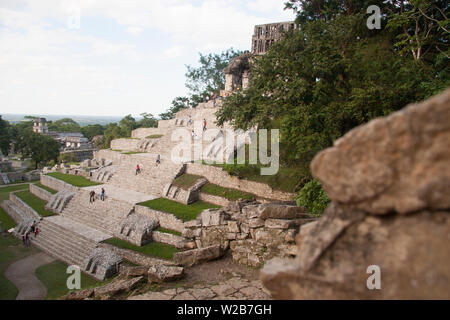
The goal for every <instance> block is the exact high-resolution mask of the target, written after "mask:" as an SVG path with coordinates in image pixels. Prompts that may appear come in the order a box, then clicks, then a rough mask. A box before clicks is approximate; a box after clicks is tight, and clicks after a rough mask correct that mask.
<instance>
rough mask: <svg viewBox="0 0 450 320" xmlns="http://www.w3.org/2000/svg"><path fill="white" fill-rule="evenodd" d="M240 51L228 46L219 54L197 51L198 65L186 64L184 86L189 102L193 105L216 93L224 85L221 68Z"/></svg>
mask: <svg viewBox="0 0 450 320" xmlns="http://www.w3.org/2000/svg"><path fill="white" fill-rule="evenodd" d="M240 54H241V52H240V51H236V50H234V49H233V48H230V49H228V50H226V51H223V52H222V53H219V54H212V53H211V54H208V55H203V54H201V53H199V55H200V59H199V66H198V67H193V66H186V67H187V72H186V87H187V88H188V89H189V91H190V103H191V106H193V107H195V106H197V104H199V103H200V102H202V101H204V99H205V98H206V97H207V96H209V95H210V93H211V92H212V93H216V94H217V93H218V92H219V91H220V90H221V89H223V88H224V85H225V75H224V74H223V69H225V67H226V66H227V65H228V64H229V63H230V61H231V59H233V58H234V57H236V56H238V55H240Z"/></svg>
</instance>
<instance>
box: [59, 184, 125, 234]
mask: <svg viewBox="0 0 450 320" xmlns="http://www.w3.org/2000/svg"><path fill="white" fill-rule="evenodd" d="M97 197H98V196H97ZM132 210H133V205H132V204H130V203H127V202H123V201H118V200H114V199H109V198H106V199H105V201H101V200H100V199H96V200H95V202H92V203H90V202H89V191H87V190H80V191H79V192H78V193H76V194H75V195H74V196H73V198H72V200H71V201H70V202H69V203H68V204H67V206H66V208H65V209H64V210H63V211H62V212H61V215H62V216H63V217H66V218H69V219H72V220H73V221H76V222H79V223H81V224H84V225H87V226H89V227H91V228H94V229H97V230H100V231H102V232H105V233H107V234H114V232H115V230H116V228H117V226H118V225H120V223H121V222H122V221H123V220H124V219H125V218H126V217H127V216H128V215H129V214H130V213H131V212H132Z"/></svg>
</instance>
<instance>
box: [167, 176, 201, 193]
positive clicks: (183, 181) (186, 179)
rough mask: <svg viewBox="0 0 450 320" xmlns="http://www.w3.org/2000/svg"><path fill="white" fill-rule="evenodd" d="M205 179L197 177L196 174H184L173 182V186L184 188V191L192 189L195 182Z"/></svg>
mask: <svg viewBox="0 0 450 320" xmlns="http://www.w3.org/2000/svg"><path fill="white" fill-rule="evenodd" d="M201 178H203V177H202V176H197V175H194V174H187V173H185V174H183V175H182V176H180V177H178V178H176V179H175V180H174V181H173V184H174V185H175V186H177V187H180V188H183V189H186V190H187V189H189V188H190V187H192V186H193V185H194V184H195V182H196V181H197V180H199V179H201Z"/></svg>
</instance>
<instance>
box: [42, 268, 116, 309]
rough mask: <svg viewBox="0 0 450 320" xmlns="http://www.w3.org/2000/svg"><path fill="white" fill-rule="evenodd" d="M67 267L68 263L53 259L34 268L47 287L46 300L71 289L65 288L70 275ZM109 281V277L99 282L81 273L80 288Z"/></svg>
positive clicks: (53, 298) (57, 296)
mask: <svg viewBox="0 0 450 320" xmlns="http://www.w3.org/2000/svg"><path fill="white" fill-rule="evenodd" d="M67 267H68V265H67V264H65V263H63V262H61V261H54V262H52V263H50V264H47V265H45V266H40V267H39V268H37V269H36V277H37V278H38V279H39V280H41V281H42V283H43V284H44V285H45V287H46V288H47V297H46V299H47V300H55V299H57V298H59V297H61V296H63V295H65V294H67V293H69V291H71V290H69V289H67V284H66V282H67V278H68V277H69V276H70V275H69V274H67V273H66V270H67ZM110 281H111V279H109V280H105V281H103V282H101V281H98V280H96V279H94V278H91V277H89V276H88V275H86V274H84V273H81V289H87V288H92V287H97V286H101V285H103V284H105V283H108V282H110Z"/></svg>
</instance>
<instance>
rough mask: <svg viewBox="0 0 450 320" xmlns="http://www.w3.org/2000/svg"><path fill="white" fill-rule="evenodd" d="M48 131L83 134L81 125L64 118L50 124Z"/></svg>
mask: <svg viewBox="0 0 450 320" xmlns="http://www.w3.org/2000/svg"><path fill="white" fill-rule="evenodd" d="M48 129H49V130H50V131H59V132H81V128H80V125H79V124H78V123H77V122H76V121H75V120H73V119H71V118H64V119H60V120H56V121H54V122H49V123H48Z"/></svg>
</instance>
